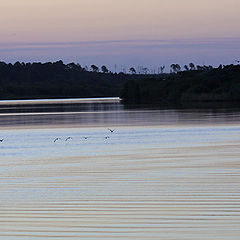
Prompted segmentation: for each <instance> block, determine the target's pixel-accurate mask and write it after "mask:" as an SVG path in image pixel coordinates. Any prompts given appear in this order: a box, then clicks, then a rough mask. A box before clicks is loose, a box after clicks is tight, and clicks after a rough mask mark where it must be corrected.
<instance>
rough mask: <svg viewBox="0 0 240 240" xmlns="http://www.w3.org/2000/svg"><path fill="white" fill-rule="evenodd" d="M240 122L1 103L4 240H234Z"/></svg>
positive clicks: (210, 111) (177, 113) (229, 116)
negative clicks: (115, 127) (107, 135)
mask: <svg viewBox="0 0 240 240" xmlns="http://www.w3.org/2000/svg"><path fill="white" fill-rule="evenodd" d="M239 116H240V114H239V109H238V108H222V107H221V108H218V109H215V108H210V107H208V108H199V109H198V110H196V109H195V110H192V109H191V108H182V107H180V108H167V109H166V108H164V107H159V106H158V107H156V106H151V107H149V106H147V107H146V106H141V107H139V106H137V107H136V106H134V107H133V106H131V107H128V106H123V105H122V104H121V103H120V102H119V100H114V101H112V102H111V101H110V102H106V100H105V101H103V102H99V100H97V102H96V101H93V102H89V100H88V101H87V102H84V103H82V102H78V103H69V102H68V103H63V102H61V103H56V102H51V103H49V104H46V103H45V104H42V102H41V103H37V104H33V103H29V102H28V103H24V104H21V102H20V103H18V104H17V105H16V104H12V103H11V104H9V103H8V104H7V105H6V104H2V105H1V107H0V120H1V121H0V124H1V127H2V130H1V137H4V138H5V139H6V140H5V141H4V142H3V143H1V144H0V160H1V161H0V180H1V181H0V239H4V240H25V239H27V240H33V239H34V240H36V239H38V240H40V239H51V240H64V239H84V240H85V239H86V240H87V239H90V240H99V239H109V240H116V239H119V240H126V239H127V240H146V239H147V240H157V239H165V240H202V239H206V240H213V239H214V240H215V239H221V240H238V239H239V236H240V224H239V222H240V192H239V182H240V163H239V156H240V125H239V119H240V117H239ZM209 123H210V125H209ZM190 124H191V125H190ZM217 124H221V125H217ZM54 125H58V128H55V127H53V126H54ZM106 125H111V127H113V126H116V125H117V126H118V127H117V129H116V131H115V132H114V133H110V132H109V131H108V129H107V127H106ZM186 125H187V126H186ZM21 126H24V129H18V127H21ZM39 126H40V127H41V128H39ZM66 126H67V127H66ZM90 126H94V127H90ZM35 127H36V128H35ZM4 128H5V129H4ZM106 134H109V135H110V138H109V139H105V138H104V137H105V136H106ZM68 136H71V137H72V140H71V141H68V142H66V141H65V139H66V138H67V137H68ZM83 136H88V137H89V138H88V139H87V140H85V139H84V138H83ZM57 137H61V138H62V140H61V141H57V142H56V143H54V142H53V140H54V138H57Z"/></svg>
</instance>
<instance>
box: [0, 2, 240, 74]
mask: <svg viewBox="0 0 240 240" xmlns="http://www.w3.org/2000/svg"><path fill="white" fill-rule="evenodd" d="M0 9H1V14H0V34H1V35H0V36H1V37H0V58H1V60H3V61H6V62H15V61H25V62H28V61H30V62H32V61H55V60H59V59H62V60H63V61H64V62H72V61H74V62H79V63H80V64H81V65H90V64H96V65H102V64H105V65H107V66H108V67H110V68H113V66H114V64H117V65H118V68H119V69H118V70H121V69H120V68H121V66H124V65H126V66H127V67H128V66H137V65H144V66H147V67H150V68H151V67H152V68H153V67H154V66H156V67H157V66H159V65H169V64H171V63H176V62H177V63H180V64H185V63H189V62H195V63H196V64H213V65H218V64H220V63H223V64H228V63H233V62H234V60H235V59H239V58H240V14H239V9H240V1H239V0H121V1H120V0H91V1H89V0H21V1H20V0H8V1H0Z"/></svg>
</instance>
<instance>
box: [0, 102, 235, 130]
mask: <svg viewBox="0 0 240 240" xmlns="http://www.w3.org/2000/svg"><path fill="white" fill-rule="evenodd" d="M239 120H240V108H239V107H238V106H237V105H227V104H220V103H218V104H214V105H213V104H209V103H207V104H205V105H204V104H200V105H196V104H195V107H194V108H193V106H192V105H187V106H182V105H181V106H176V105H175V106H166V105H164V106H149V105H148V106H133V105H131V106H125V105H123V104H121V102H120V100H119V99H117V98H115V99H114V98H113V99H107V100H106V99H104V100H99V99H94V100H87V101H86V100H85V101H81V100H76V102H75V101H74V100H71V101H69V100H66V101H64V100H61V101H60V102H57V101H56V102H54V101H53V100H49V102H47V101H44V103H42V102H41V101H39V102H38V101H36V102H21V101H18V102H17V104H16V103H14V102H7V103H3V102H2V103H0V126H1V127H9V126H19V127H20V126H33V125H36V126H46V125H48V126H49V125H75V126H129V125H145V124H147V125H168V124H228V123H230V124H231V123H238V122H239Z"/></svg>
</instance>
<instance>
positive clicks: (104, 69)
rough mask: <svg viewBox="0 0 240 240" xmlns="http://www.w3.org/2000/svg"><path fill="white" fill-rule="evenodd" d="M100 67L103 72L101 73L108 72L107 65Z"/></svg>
mask: <svg viewBox="0 0 240 240" xmlns="http://www.w3.org/2000/svg"><path fill="white" fill-rule="evenodd" d="M101 69H102V72H103V73H108V72H109V71H108V69H107V67H106V66H104V65H103V66H102V67H101Z"/></svg>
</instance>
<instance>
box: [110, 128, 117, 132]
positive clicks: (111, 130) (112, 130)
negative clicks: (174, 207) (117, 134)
mask: <svg viewBox="0 0 240 240" xmlns="http://www.w3.org/2000/svg"><path fill="white" fill-rule="evenodd" d="M108 130H109V131H110V132H111V133H113V132H114V131H115V130H116V129H111V128H108Z"/></svg>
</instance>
